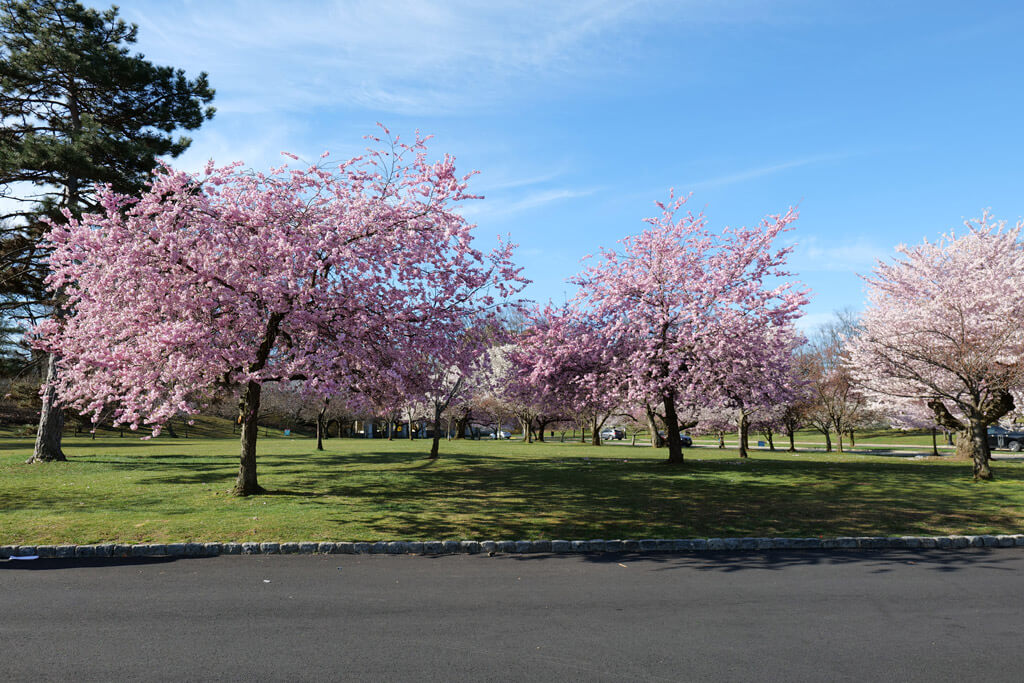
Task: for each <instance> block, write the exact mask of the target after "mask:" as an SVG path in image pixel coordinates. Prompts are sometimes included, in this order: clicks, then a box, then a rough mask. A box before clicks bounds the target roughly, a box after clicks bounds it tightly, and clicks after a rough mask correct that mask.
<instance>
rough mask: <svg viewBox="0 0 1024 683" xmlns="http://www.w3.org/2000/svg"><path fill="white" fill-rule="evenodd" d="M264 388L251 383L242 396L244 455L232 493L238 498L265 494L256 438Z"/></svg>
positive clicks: (246, 386)
mask: <svg viewBox="0 0 1024 683" xmlns="http://www.w3.org/2000/svg"><path fill="white" fill-rule="evenodd" d="M262 390H263V387H262V385H260V383H259V382H249V383H248V384H246V385H245V392H244V393H243V394H242V455H241V462H240V464H239V467H238V479H237V480H236V481H235V488H234V490H233V491H232V493H234V494H235V495H236V496H252V495H255V494H257V493H264V492H265V491H264V489H263V487H262V486H260V485H259V482H258V481H257V479H256V438H257V436H259V413H260V394H261V393H262Z"/></svg>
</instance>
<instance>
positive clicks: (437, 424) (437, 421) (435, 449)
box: [428, 405, 442, 460]
mask: <svg viewBox="0 0 1024 683" xmlns="http://www.w3.org/2000/svg"><path fill="white" fill-rule="evenodd" d="M441 410H442V408H441V407H440V406H436V405H435V406H434V440H433V441H432V442H431V444H430V455H429V456H428V458H429V459H430V460H437V459H438V458H439V457H441V455H440V454H441Z"/></svg>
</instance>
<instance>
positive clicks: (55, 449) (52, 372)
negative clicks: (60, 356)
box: [26, 353, 67, 463]
mask: <svg viewBox="0 0 1024 683" xmlns="http://www.w3.org/2000/svg"><path fill="white" fill-rule="evenodd" d="M56 379H57V357H56V356H55V355H53V354H52V353H51V354H50V355H49V358H48V359H47V361H46V384H45V385H44V386H45V387H46V388H45V390H44V391H43V397H42V398H43V408H42V411H41V412H40V414H39V428H38V430H37V431H36V445H35V448H34V449H33V451H32V457H31V458H29V459H28V460H27V461H26V462H27V463H35V462H66V461H67V458H66V457H65V456H64V451H63V450H61V447H60V442H61V436H62V435H63V433H64V411H63V410H62V409H61V408H60V406H58V405H57V389H56V387H54V382H55V381H56Z"/></svg>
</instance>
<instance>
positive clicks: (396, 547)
mask: <svg viewBox="0 0 1024 683" xmlns="http://www.w3.org/2000/svg"><path fill="white" fill-rule="evenodd" d="M1012 547H1024V534H998V535H973V536H966V535H954V536H840V537H834V538H822V537H808V538H782V537H778V538H758V537H742V538H676V539H665V538H647V539H615V540H610V541H605V540H601V539H590V540H566V539H559V540H554V541H551V540H545V539H539V540H519V541H472V540H464V541H374V542H372V543H371V542H366V541H355V542H349V541H339V542H316V543H314V542H311V541H304V542H286V543H274V542H262V543H257V542H245V543H168V544H162V543H161V544H158V543H139V544H134V545H127V544H115V543H96V544H85V545H69V544H61V545H38V546H36V545H0V559H7V558H10V557H19V556H20V557H24V556H29V555H35V556H38V557H40V558H48V559H50V558H59V559H69V558H97V557H104V558H105V557H157V556H169V557H213V556H216V555H278V554H304V555H312V554H319V555H334V554H388V555H455V554H477V553H481V552H483V553H488V554H493V553H505V554H527V553H556V554H559V555H563V554H573V553H576V554H579V553H601V552H608V553H619V552H641V553H671V552H687V553H688V552H702V551H709V550H710V551H739V552H748V551H758V550H813V549H822V548H823V549H830V550H833V549H834V550H844V549H851V550H852V549H863V550H892V549H899V550H918V549H938V550H959V549H962V548H1012Z"/></svg>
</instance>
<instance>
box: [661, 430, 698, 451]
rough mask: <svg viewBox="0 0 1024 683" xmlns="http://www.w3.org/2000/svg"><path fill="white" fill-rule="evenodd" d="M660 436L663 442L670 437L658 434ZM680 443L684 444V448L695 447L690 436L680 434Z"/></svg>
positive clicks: (663, 433) (662, 433)
mask: <svg viewBox="0 0 1024 683" xmlns="http://www.w3.org/2000/svg"><path fill="white" fill-rule="evenodd" d="M658 436H660V437H661V439H662V441H664V440H665V439H666V438H668V435H667V434H665V432H658ZM679 442H680V443H682V444H683V448H689V447H690V446H692V445H693V439H691V438H690V436H689V435H688V434H680V435H679Z"/></svg>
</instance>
